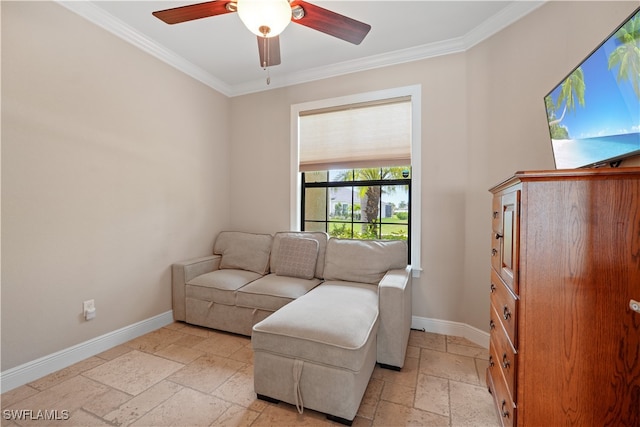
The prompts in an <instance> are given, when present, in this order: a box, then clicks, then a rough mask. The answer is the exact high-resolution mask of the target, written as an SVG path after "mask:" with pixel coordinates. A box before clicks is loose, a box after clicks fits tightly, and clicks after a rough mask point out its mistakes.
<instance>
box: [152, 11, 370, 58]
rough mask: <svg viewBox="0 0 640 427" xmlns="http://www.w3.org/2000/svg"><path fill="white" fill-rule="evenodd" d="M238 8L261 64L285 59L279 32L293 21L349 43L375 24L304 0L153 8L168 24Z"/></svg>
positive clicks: (358, 42) (361, 38) (356, 39)
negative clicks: (256, 40)
mask: <svg viewBox="0 0 640 427" xmlns="http://www.w3.org/2000/svg"><path fill="white" fill-rule="evenodd" d="M233 12H238V15H239V16H240V19H241V20H242V22H243V23H244V24H245V25H246V27H247V28H248V29H249V30H250V31H251V32H253V33H254V34H256V35H257V37H258V51H259V53H260V66H262V67H263V68H267V67H271V66H274V65H278V64H280V63H281V60H280V39H279V34H280V33H282V31H284V29H285V28H286V27H287V25H288V24H289V23H290V22H295V23H296V24H300V25H304V26H306V27H309V28H313V29H314V30H317V31H320V32H323V33H325V34H329V35H331V36H333V37H337V38H339V39H342V40H345V41H347V42H349V43H353V44H356V45H358V44H360V43H361V42H362V40H364V38H365V37H366V35H367V34H368V33H369V30H370V29H371V25H369V24H365V23H363V22H360V21H356V20H355V19H351V18H348V17H346V16H344V15H340V14H338V13H336V12H332V11H330V10H327V9H324V8H322V7H319V6H315V5H313V4H311V3H307V2H306V1H303V0H230V1H226V0H216V1H208V2H204V3H198V4H193V5H188V6H180V7H175V8H171V9H165V10H159V11H156V12H153V16H155V17H156V18H158V19H160V20H162V21H164V22H166V23H167V24H178V23H181V22H187V21H193V20H195V19H201V18H208V17H210V16H216V15H223V14H226V13H233Z"/></svg>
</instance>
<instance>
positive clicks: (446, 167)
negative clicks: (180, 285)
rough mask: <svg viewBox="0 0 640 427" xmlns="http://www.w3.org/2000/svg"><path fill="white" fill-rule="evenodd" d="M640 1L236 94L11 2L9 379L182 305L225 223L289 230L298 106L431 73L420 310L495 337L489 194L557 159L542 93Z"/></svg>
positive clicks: (574, 9) (536, 17)
mask: <svg viewBox="0 0 640 427" xmlns="http://www.w3.org/2000/svg"><path fill="white" fill-rule="evenodd" d="M635 5H636V3H635V2H618V3H616V2H550V3H548V4H546V5H545V6H543V7H541V8H539V9H538V10H536V11H535V12H533V13H531V14H530V15H528V16H526V17H525V18H523V19H522V20H521V21H519V22H517V23H516V24H514V25H512V26H510V27H508V28H506V29H505V30H503V31H502V32H500V33H498V34H497V35H495V36H494V37H492V38H490V39H488V40H486V41H485V42H483V43H481V44H479V45H477V46H475V47H474V48H472V49H470V50H469V51H468V52H465V53H460V54H455V55H449V56H443V57H438V58H433V59H428V60H423V61H417V62H413V63H409V64H404V65H398V66H393V67H387V68H381V69H376V70H370V71H366V72H361V73H356V74H351V75H345V76H341V77H335V78H330V79H326V80H322V81H318V82H313V83H308V84H302V85H297V86H292V87H289V88H283V89H276V90H270V91H266V92H262V93H258V94H252V95H246V96H241V97H236V98H231V99H227V98H225V97H224V96H222V95H220V94H218V93H216V92H215V91H212V90H211V89H209V88H206V87H205V86H203V85H201V84H199V83H197V82H195V81H193V80H192V79H190V78H188V77H186V76H184V75H182V74H180V73H179V72H178V71H175V70H174V69H172V68H170V67H168V66H167V65H165V64H162V63H160V62H159V61H157V60H155V59H153V58H152V57H150V56H148V55H146V54H144V53H142V52H140V51H138V50H136V49H135V48H134V47H132V46H130V45H128V44H126V43H125V42H123V41H120V40H118V39H117V38H115V37H114V36H112V35H110V34H108V33H106V32H105V31H103V30H101V29H99V28H98V27H96V26H94V25H92V24H90V23H88V22H86V21H85V20H83V19H82V18H79V17H77V16H75V15H73V14H72V13H71V12H68V11H66V9H64V8H62V7H60V6H58V5H55V4H33V3H18V2H16V3H13V2H2V67H3V68H2V85H3V87H2V90H3V92H2V370H5V369H8V368H11V367H13V366H16V365H18V364H21V363H25V362H28V361H31V360H34V359H36V358H37V357H40V356H43V355H47V354H50V353H52V352H55V351H57V350H61V349H64V348H67V347H69V346H71V345H73V344H77V343H79V342H82V341H85V340H88V339H91V338H94V337H97V336H99V335H101V334H104V333H107V332H110V331H113V330H116V329H118V328H120V327H123V326H126V325H129V324H132V323H134V322H136V321H139V320H143V319H146V318H149V317H151V316H154V315H157V314H160V313H163V312H165V311H167V310H170V308H171V306H170V295H169V280H170V271H169V266H170V264H171V263H172V262H175V261H177V260H183V259H186V258H189V257H192V256H198V255H205V254H208V253H210V251H211V244H212V241H213V238H214V237H215V235H216V234H217V232H218V231H220V230H221V229H242V230H247V231H259V232H275V231H278V230H283V229H287V228H288V227H289V212H290V206H289V200H290V198H289V188H290V183H289V177H290V171H289V147H290V117H289V114H290V106H291V104H295V103H301V102H307V101H315V100H320V99H326V98H332V97H337V96H344V95H349V94H357V93H362V92H369V91H374V90H381V89H387V88H391V87H398V86H407V85H415V84H420V85H422V104H423V105H422V141H420V143H421V144H422V164H423V175H422V176H423V178H422V183H421V184H422V190H423V194H422V204H423V205H422V218H421V220H422V231H423V233H422V266H423V269H424V271H423V273H422V277H421V278H420V279H418V280H416V281H415V285H414V307H413V312H414V315H415V316H420V317H425V318H433V319H442V320H449V321H454V322H462V323H466V324H469V325H471V326H474V327H476V328H479V329H481V330H487V327H486V324H487V319H488V296H487V290H486V284H487V278H488V265H489V251H488V250H487V247H488V245H489V243H488V238H489V227H490V224H489V216H488V212H489V209H490V196H489V193H488V191H487V189H488V188H489V187H490V186H491V185H493V184H495V183H497V182H498V181H500V180H502V179H503V178H506V177H507V176H508V175H509V174H511V173H513V172H514V171H516V170H519V169H536V168H551V167H553V161H552V157H551V152H550V143H549V140H548V136H547V131H546V124H545V115H544V110H543V107H544V103H543V101H542V97H543V96H544V95H545V94H546V92H547V91H548V90H549V89H550V88H551V87H552V86H553V85H555V84H556V83H557V82H558V81H559V80H560V79H561V78H562V77H564V75H565V74H566V73H567V72H568V71H569V70H570V69H571V68H572V67H574V66H575V65H576V64H577V63H578V62H579V61H580V60H581V59H582V58H583V57H584V56H585V55H586V54H587V53H588V52H589V51H590V50H591V49H592V48H593V47H595V45H597V44H598V43H599V42H600V41H601V40H602V39H603V38H604V37H605V36H606V35H608V33H609V32H610V31H611V30H612V29H613V28H614V27H615V26H616V25H617V24H618V23H619V22H621V20H622V19H623V18H624V17H626V16H627V15H628V14H629V13H631V11H632V10H633V9H634V8H635ZM635 162H636V163H635V164H638V162H640V160H636V161H635ZM627 164H629V165H630V164H633V163H632V162H627ZM89 298H95V300H96V305H97V312H98V317H97V318H96V319H95V320H93V321H91V322H84V321H82V320H81V318H80V311H81V303H82V301H83V300H85V299H89Z"/></svg>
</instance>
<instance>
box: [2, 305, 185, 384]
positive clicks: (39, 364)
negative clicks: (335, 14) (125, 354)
mask: <svg viewBox="0 0 640 427" xmlns="http://www.w3.org/2000/svg"><path fill="white" fill-rule="evenodd" d="M171 323H173V311H171V310H169V311H167V312H165V313H162V314H159V315H157V316H154V317H151V318H149V319H145V320H142V321H140V322H138V323H134V324H133V325H129V326H125V327H124V328H121V329H118V330H117V331H113V332H109V333H107V334H104V335H101V336H99V337H96V338H93V339H90V340H89V341H85V342H83V343H80V344H77V345H74V346H73V347H69V348H66V349H63V350H60V351H58V352H56V353H53V354H50V355H47V356H44V357H41V358H39V359H36V360H33V361H31V362H27V363H25V364H22V365H20V366H16V367H15V368H11V369H7V370H6V371H4V372H2V373H0V388H1V392H2V393H4V392H6V391H9V390H12V389H14V388H16V387H19V386H21V385H24V384H27V383H28V382H31V381H34V380H37V379H38V378H42V377H44V376H45V375H49V374H51V373H53V372H56V371H59V370H60V369H64V368H66V367H68V366H71V365H73V364H74V363H77V362H80V361H81V360H84V359H86V358H89V357H91V356H95V355H96V354H99V353H102V352H103V351H106V350H109V349H110V348H112V347H115V346H117V345H120V344H123V343H125V342H127V341H130V340H132V339H134V338H137V337H139V336H141V335H144V334H147V333H149V332H152V331H155V330H156V329H160V328H162V327H163V326H167V325H169V324H171Z"/></svg>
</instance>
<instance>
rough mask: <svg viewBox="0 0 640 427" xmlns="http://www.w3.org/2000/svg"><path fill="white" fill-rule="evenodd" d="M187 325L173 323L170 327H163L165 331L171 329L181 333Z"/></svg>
mask: <svg viewBox="0 0 640 427" xmlns="http://www.w3.org/2000/svg"><path fill="white" fill-rule="evenodd" d="M187 326H188V325H187V324H186V323H184V322H173V323H171V324H170V325H167V326H165V328H166V329H171V330H172V331H181V330H183V329H184V328H186V327H187Z"/></svg>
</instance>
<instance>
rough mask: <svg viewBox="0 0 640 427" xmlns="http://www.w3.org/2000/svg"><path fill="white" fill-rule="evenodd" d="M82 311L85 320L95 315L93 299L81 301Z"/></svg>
mask: <svg viewBox="0 0 640 427" xmlns="http://www.w3.org/2000/svg"><path fill="white" fill-rule="evenodd" d="M82 313H83V314H84V318H85V320H91V319H93V318H94V317H96V304H95V301H94V300H92V299H90V300H87V301H85V302H83V303H82Z"/></svg>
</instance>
